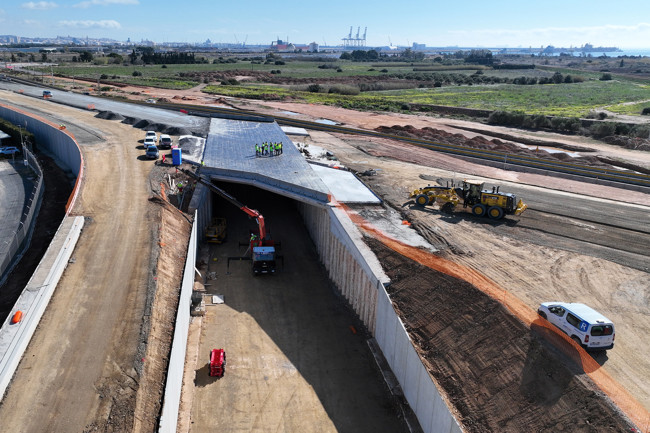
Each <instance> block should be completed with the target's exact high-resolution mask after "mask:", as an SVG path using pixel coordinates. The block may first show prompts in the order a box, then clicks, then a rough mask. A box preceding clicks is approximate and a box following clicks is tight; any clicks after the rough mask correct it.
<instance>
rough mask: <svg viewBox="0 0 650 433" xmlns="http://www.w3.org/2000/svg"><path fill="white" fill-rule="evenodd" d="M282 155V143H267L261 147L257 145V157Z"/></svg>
mask: <svg viewBox="0 0 650 433" xmlns="http://www.w3.org/2000/svg"><path fill="white" fill-rule="evenodd" d="M280 154H282V142H279V143H270V142H266V141H265V142H264V143H262V144H261V145H259V144H255V156H264V155H270V156H273V155H280Z"/></svg>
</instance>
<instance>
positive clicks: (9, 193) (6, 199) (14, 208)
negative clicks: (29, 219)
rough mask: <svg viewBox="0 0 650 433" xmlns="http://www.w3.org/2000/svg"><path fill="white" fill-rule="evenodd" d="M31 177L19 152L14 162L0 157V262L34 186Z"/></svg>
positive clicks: (17, 227)
mask: <svg viewBox="0 0 650 433" xmlns="http://www.w3.org/2000/svg"><path fill="white" fill-rule="evenodd" d="M33 177H34V174H33V172H32V171H31V169H27V168H26V167H25V166H23V165H22V157H21V155H20V154H18V155H16V159H15V160H14V162H12V160H11V159H6V158H4V155H3V157H2V159H0V262H1V261H2V260H3V259H4V258H5V256H6V254H8V253H9V245H10V244H11V241H12V239H13V238H14V235H15V234H16V231H17V230H18V229H19V227H20V222H21V220H22V216H23V213H24V212H26V206H27V204H28V203H27V199H28V198H29V197H30V196H31V193H32V190H33V188H34V182H33ZM0 271H1V269H0ZM0 280H2V275H0Z"/></svg>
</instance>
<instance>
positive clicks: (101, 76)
mask: <svg viewBox="0 0 650 433" xmlns="http://www.w3.org/2000/svg"><path fill="white" fill-rule="evenodd" d="M99 79H100V80H108V75H106V74H102V75H100V76H99Z"/></svg>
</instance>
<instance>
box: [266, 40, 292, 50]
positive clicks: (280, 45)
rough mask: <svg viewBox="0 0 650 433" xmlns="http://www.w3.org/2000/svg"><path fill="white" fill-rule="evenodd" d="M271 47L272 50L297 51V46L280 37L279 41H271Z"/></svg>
mask: <svg viewBox="0 0 650 433" xmlns="http://www.w3.org/2000/svg"><path fill="white" fill-rule="evenodd" d="M269 49H270V50H271V51H277V52H285V53H286V52H291V53H292V52H294V51H296V46H295V45H294V44H292V43H290V42H285V41H283V40H282V39H278V40H277V41H273V42H271V47H270V48H269Z"/></svg>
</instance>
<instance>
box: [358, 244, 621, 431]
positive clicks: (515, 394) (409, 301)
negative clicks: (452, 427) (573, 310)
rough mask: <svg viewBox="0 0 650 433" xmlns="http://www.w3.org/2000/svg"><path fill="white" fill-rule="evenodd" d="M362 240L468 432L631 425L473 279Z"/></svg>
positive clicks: (574, 368) (607, 428) (611, 428)
mask: <svg viewBox="0 0 650 433" xmlns="http://www.w3.org/2000/svg"><path fill="white" fill-rule="evenodd" d="M366 242H367V243H368V245H369V246H370V247H371V249H372V250H373V252H374V253H375V254H376V255H377V257H378V258H379V261H380V262H381V264H382V267H383V268H384V270H385V272H386V274H387V275H388V276H389V277H390V279H391V284H390V286H389V287H388V289H387V290H388V293H389V294H390V296H391V300H392V301H393V306H394V307H395V310H396V311H397V312H398V314H399V315H400V317H401V318H402V320H403V322H404V325H405V327H406V329H407V331H408V332H409V335H410V336H411V338H412V340H413V342H414V344H415V346H416V348H417V351H418V352H419V353H420V355H421V356H422V359H423V361H424V363H425V365H426V367H427V369H428V370H429V372H430V373H431V375H432V376H433V378H434V379H435V381H436V383H437V384H438V386H439V387H441V388H442V389H443V390H444V393H445V394H446V398H447V399H448V401H449V402H450V403H451V406H452V407H453V409H454V411H455V412H456V415H457V418H458V421H459V422H460V423H461V425H462V426H463V428H464V430H465V431H466V432H513V433H519V432H524V431H530V432H542V431H557V432H561V431H566V432H605V431H619V432H623V431H630V428H632V425H631V424H630V423H629V422H628V421H627V420H625V419H624V417H623V416H621V414H620V413H619V411H618V409H616V408H615V406H614V405H613V404H612V403H611V402H610V401H608V399H607V398H606V396H604V395H603V394H602V392H600V390H599V389H598V388H597V387H596V386H595V385H594V384H593V383H592V382H591V381H590V380H589V378H588V377H586V376H585V375H584V374H581V373H582V372H581V371H580V370H579V368H578V367H577V366H576V365H575V364H574V363H573V361H572V360H571V359H568V358H567V357H565V356H563V355H562V354H561V353H560V352H559V351H558V350H557V349H555V348H554V347H553V346H552V345H550V344H549V343H548V342H547V341H546V340H544V339H543V338H542V336H541V335H539V334H538V333H537V332H535V331H534V330H531V328H529V327H528V326H525V325H524V324H523V323H522V322H521V321H519V320H518V319H517V318H516V317H514V316H513V315H512V313H510V312H509V311H508V310H507V309H506V308H505V307H504V306H503V305H502V304H501V303H499V302H498V301H496V300H495V299H493V298H490V297H489V296H487V295H486V294H484V293H483V292H481V291H480V290H478V289H476V288H475V287H474V286H472V285H471V284H469V283H467V282H465V281H462V280H459V279H456V278H453V277H451V276H448V275H445V274H444V273H441V272H438V271H436V270H433V269H430V268H428V267H426V266H423V265H421V264H418V263H416V262H414V261H412V260H410V259H408V258H406V257H404V256H402V255H401V254H398V253H396V252H395V251H393V250H391V249H390V248H388V247H386V246H385V245H383V244H382V243H381V242H379V241H377V240H375V239H372V238H367V239H366Z"/></svg>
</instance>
